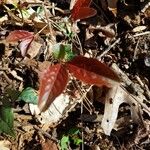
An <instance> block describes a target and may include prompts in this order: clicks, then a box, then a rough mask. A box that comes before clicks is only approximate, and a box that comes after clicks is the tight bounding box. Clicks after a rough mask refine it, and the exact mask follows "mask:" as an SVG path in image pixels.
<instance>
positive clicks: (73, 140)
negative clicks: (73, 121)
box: [60, 128, 83, 150]
mask: <svg viewBox="0 0 150 150" xmlns="http://www.w3.org/2000/svg"><path fill="white" fill-rule="evenodd" d="M79 134H80V131H79V129H78V128H71V129H70V130H69V131H68V133H67V134H64V135H63V136H62V138H61V140H60V148H61V150H67V149H68V148H69V146H70V144H74V145H75V146H79V145H80V144H81V143H82V142H83V141H82V139H81V138H80V137H79Z"/></svg>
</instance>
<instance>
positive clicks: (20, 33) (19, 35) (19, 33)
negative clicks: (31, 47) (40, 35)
mask: <svg viewBox="0 0 150 150" xmlns="http://www.w3.org/2000/svg"><path fill="white" fill-rule="evenodd" d="M29 37H33V33H32V32H28V31H25V30H14V31H12V32H10V33H9V35H8V36H7V38H6V41H8V42H17V41H19V40H24V39H27V38H29Z"/></svg>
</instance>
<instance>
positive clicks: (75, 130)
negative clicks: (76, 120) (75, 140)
mask: <svg viewBox="0 0 150 150" xmlns="http://www.w3.org/2000/svg"><path fill="white" fill-rule="evenodd" d="M79 133H80V130H79V129H78V128H72V129H70V130H69V132H68V134H70V135H77V134H79Z"/></svg>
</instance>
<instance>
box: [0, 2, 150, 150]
mask: <svg viewBox="0 0 150 150" xmlns="http://www.w3.org/2000/svg"><path fill="white" fill-rule="evenodd" d="M21 3H22V2H21ZM52 3H53V4H55V5H56V7H57V8H59V9H60V10H69V5H70V0H59V1H58V0H52V1H51V2H50V1H45V2H44V4H43V5H44V8H45V9H46V11H49V12H48V13H47V14H48V15H50V14H51V15H50V17H49V18H50V21H51V22H55V23H56V24H57V22H60V21H61V20H62V19H64V17H65V16H67V17H69V15H70V14H68V13H62V11H58V10H57V9H56V10H55V13H53V10H52V9H50V6H52ZM148 5H150V4H149V1H148V0H143V1H141V0H138V1H137V0H132V2H131V1H130V0H124V1H121V0H119V1H118V2H117V5H116V8H112V9H110V8H109V6H108V3H107V1H105V0H101V1H99V0H95V1H92V3H91V7H93V8H94V9H95V10H96V11H97V14H96V15H95V16H93V17H90V18H87V19H83V20H81V21H78V22H77V27H78V29H77V30H76V29H74V30H75V31H74V32H77V35H78V37H79V40H80V43H81V46H82V51H81V49H80V44H79V42H78V40H77V39H74V40H73V41H72V42H73V49H74V51H75V52H76V53H77V54H79V55H84V56H86V57H93V58H96V59H98V60H100V61H101V62H103V63H105V64H107V65H108V66H110V67H111V66H112V64H116V65H117V66H118V68H119V69H120V70H121V71H122V72H123V73H124V74H125V75H126V76H127V78H128V79H129V80H130V81H131V83H132V85H127V83H126V81H127V80H126V81H125V80H123V81H122V82H123V84H124V85H126V86H125V88H126V90H127V91H128V94H129V95H134V96H138V93H139V90H140V92H141V91H142V95H144V98H145V99H143V100H142V102H141V103H142V104H144V105H146V106H147V108H148V109H149V111H150V94H149V93H150V91H149V90H150V7H148ZM18 6H21V5H18ZM29 6H31V7H32V8H33V10H37V8H38V6H39V4H38V3H33V4H30V5H29ZM6 8H8V9H9V10H11V13H10V12H9V11H8V9H6ZM27 8H28V6H27V7H26V6H25V8H23V7H22V8H19V9H27ZM146 8H147V9H146ZM145 9H146V10H145ZM18 13H19V11H18V8H16V9H14V6H13V5H12V4H4V3H1V4H0V17H1V18H2V17H4V16H7V17H6V18H4V20H2V19H1V18H0V74H1V76H0V94H1V99H3V97H7V98H6V99H9V101H11V105H12V108H13V112H14V130H15V133H16V137H15V138H13V137H11V136H9V135H7V134H5V133H1V135H0V140H1V141H5V140H6V141H9V142H10V143H9V146H8V145H7V144H6V145H7V146H6V147H7V148H8V149H11V150H31V149H32V150H57V149H61V147H60V140H61V138H62V137H63V136H64V135H68V131H69V130H70V129H74V128H77V129H79V130H80V132H79V134H78V135H76V136H77V138H78V139H82V140H83V142H82V144H80V145H75V144H73V142H72V141H70V144H68V149H70V150H80V149H85V150H115V149H116V150H130V149H131V150H132V149H137V150H141V149H142V150H148V149H150V137H149V135H150V116H149V114H150V113H149V112H147V111H145V109H144V108H143V107H142V106H140V111H139V113H140V116H141V118H142V120H143V124H142V125H140V124H138V123H135V122H134V121H133V120H132V119H131V110H130V106H129V104H126V103H122V104H121V105H120V106H119V110H118V117H117V121H116V124H117V125H118V126H119V127H114V128H113V130H112V131H111V134H110V136H108V135H106V134H105V133H104V131H103V129H102V127H101V122H102V116H103V114H104V107H105V103H104V102H102V99H103V96H104V95H103V94H105V95H106V94H107V92H106V91H107V89H105V88H99V87H96V86H92V88H91V90H90V91H89V92H87V97H88V99H89V101H90V105H89V104H88V103H89V102H87V101H86V100H84V102H83V103H77V104H76V105H74V108H72V109H71V110H70V111H68V112H67V115H64V116H63V118H62V120H61V121H58V122H56V123H55V125H54V126H52V125H48V126H47V125H41V123H40V122H39V120H38V119H37V117H36V115H32V114H31V112H30V108H29V105H28V104H27V103H25V102H21V101H18V100H17V98H16V97H17V96H15V95H17V93H18V92H21V91H22V90H23V89H24V88H26V87H32V88H33V89H35V90H37V91H38V89H39V75H38V74H39V72H40V70H41V68H42V69H43V68H46V67H47V66H48V64H49V62H54V63H57V60H54V59H53V58H52V57H51V54H50V51H49V50H47V49H48V48H47V47H48V46H51V45H52V44H51V39H52V38H54V39H55V40H56V43H58V42H63V43H65V41H69V40H68V37H67V36H66V35H64V34H62V31H59V30H58V29H57V28H56V27H52V30H53V31H52V33H53V35H50V34H49V33H48V32H49V29H48V28H46V29H45V30H43V31H42V32H41V33H40V34H39V36H38V37H37V39H36V42H37V43H39V44H41V45H42V46H41V47H40V48H39V49H38V48H37V49H38V50H39V51H38V52H35V50H33V51H34V52H32V53H27V55H26V56H25V57H23V56H21V53H20V50H19V47H18V45H19V43H17V42H16V43H15V44H14V43H13V44H12V43H8V42H7V41H6V40H5V39H6V37H7V36H8V34H9V33H10V32H11V31H13V30H26V31H30V32H34V33H37V32H38V31H39V30H40V29H42V28H41V27H40V26H39V24H38V25H36V23H33V22H32V17H33V16H34V14H33V15H32V16H30V17H29V18H28V19H26V20H24V23H23V24H22V22H20V20H21V19H20V16H19V15H18ZM49 13H50V14H49ZM15 16H16V17H15ZM18 16H19V17H18ZM44 19H45V20H46V21H45V22H47V17H44ZM30 21H31V22H30ZM45 22H44V23H45ZM34 48H35V49H36V47H34ZM33 53H34V54H33ZM70 82H74V81H73V80H70ZM79 85H80V88H81V90H85V91H86V90H87V89H88V88H89V87H90V86H88V85H85V84H82V83H81V82H79ZM135 87H138V88H135ZM69 88H70V89H71V87H69V86H68V89H67V90H66V91H65V92H66V93H67V92H68V93H69V91H70V89H69ZM71 90H72V89H71ZM74 91H75V94H77V95H80V92H79V91H78V90H77V89H76V90H74ZM10 93H13V94H12V95H11V94H10ZM69 94H70V93H69ZM72 97H73V98H72V99H73V100H76V98H75V97H74V96H72ZM100 99H101V100H100ZM139 105H140V104H139ZM70 136H72V135H70ZM0 149H1V148H0Z"/></svg>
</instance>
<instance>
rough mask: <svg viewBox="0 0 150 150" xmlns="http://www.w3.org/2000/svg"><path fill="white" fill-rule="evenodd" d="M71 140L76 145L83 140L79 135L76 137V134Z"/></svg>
mask: <svg viewBox="0 0 150 150" xmlns="http://www.w3.org/2000/svg"><path fill="white" fill-rule="evenodd" d="M71 140H72V141H73V144H75V145H80V144H81V143H82V142H83V141H82V140H81V139H80V138H79V137H76V136H73V137H71Z"/></svg>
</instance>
